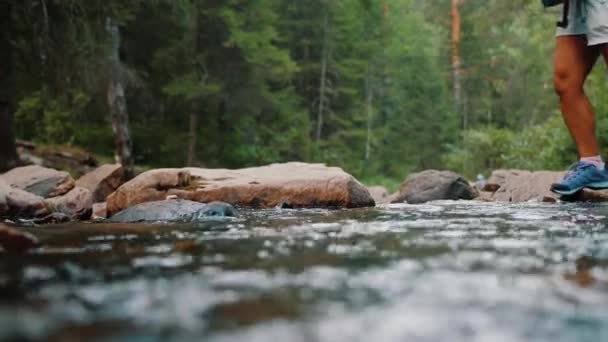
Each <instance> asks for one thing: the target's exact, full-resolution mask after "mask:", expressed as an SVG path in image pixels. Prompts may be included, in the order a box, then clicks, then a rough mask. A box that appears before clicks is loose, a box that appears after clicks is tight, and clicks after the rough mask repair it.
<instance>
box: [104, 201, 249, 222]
mask: <svg viewBox="0 0 608 342" xmlns="http://www.w3.org/2000/svg"><path fill="white" fill-rule="evenodd" d="M236 216H237V212H236V209H234V207H233V206H232V205H230V204H228V203H222V202H212V203H208V204H204V203H199V202H194V201H188V200H165V201H154V202H146V203H140V204H137V205H135V206H133V207H130V208H128V209H125V210H123V211H121V212H119V213H118V214H116V215H114V216H112V217H111V218H110V219H108V221H109V222H121V223H130V222H159V221H160V222H196V221H204V220H208V219H209V218H217V217H236Z"/></svg>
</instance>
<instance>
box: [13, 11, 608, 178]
mask: <svg viewBox="0 0 608 342" xmlns="http://www.w3.org/2000/svg"><path fill="white" fill-rule="evenodd" d="M17 9H18V11H17V12H16V14H15V15H16V16H18V17H19V20H15V22H16V23H17V27H16V32H17V34H16V35H15V37H13V41H14V48H15V55H16V56H18V57H19V58H17V60H18V65H17V67H18V71H19V73H18V75H19V76H18V79H17V90H18V91H17V94H18V103H19V106H18V111H17V113H16V123H15V130H16V133H17V135H18V136H19V137H20V138H25V139H33V140H36V141H41V142H48V143H71V144H77V145H82V146H83V147H84V148H86V149H89V150H92V151H93V152H96V153H101V154H106V155H112V149H113V142H112V131H111V127H110V124H109V122H110V118H109V117H108V108H107V102H106V101H107V100H106V92H107V86H108V82H107V80H108V72H109V70H108V67H107V63H106V61H107V57H108V47H109V45H108V34H107V32H106V28H105V23H106V19H107V18H109V17H111V18H112V19H113V20H114V21H116V22H118V23H120V25H121V32H120V33H121V38H122V39H121V41H122V45H121V51H120V58H121V60H122V61H123V63H124V66H125V68H126V70H127V72H126V84H127V88H126V94H127V103H128V111H129V116H130V120H131V129H132V136H133V142H134V154H135V156H136V162H137V163H139V164H145V165H150V166H182V165H184V163H185V162H186V159H187V153H188V147H189V141H190V138H189V134H188V133H189V131H191V130H192V131H194V132H195V134H196V136H197V140H196V145H195V147H196V156H195V157H196V158H195V159H196V160H197V161H198V163H199V164H201V165H204V166H209V167H243V166H251V165H259V164H265V163H271V162H282V161H292V160H301V161H311V162H325V163H328V164H331V165H337V166H341V167H343V168H345V169H346V170H347V171H349V172H351V173H353V174H355V175H356V176H358V177H360V178H361V179H364V180H366V181H367V182H368V183H373V184H383V185H386V186H388V187H389V188H391V189H393V190H394V189H395V188H396V187H397V185H398V184H399V182H400V181H402V180H403V179H404V178H405V176H406V175H407V174H408V173H410V172H413V171H418V170H421V169H425V168H450V169H454V170H456V171H461V172H464V173H465V174H466V175H468V176H474V175H475V174H477V173H479V172H484V173H487V172H489V171H490V170H492V169H495V168H500V167H505V168H511V167H517V168H527V169H541V168H551V169H561V168H563V167H565V166H566V165H567V164H568V162H569V161H571V160H572V159H573V158H574V156H575V151H574V148H573V146H572V143H571V140H570V138H569V136H568V133H567V131H566V130H565V128H564V126H563V123H562V122H561V119H560V118H559V117H558V115H557V114H556V113H558V107H557V98H556V96H555V95H554V94H553V89H552V84H551V83H552V75H551V73H552V70H551V50H552V48H553V34H554V29H553V26H554V21H555V17H556V16H557V13H554V12H551V11H549V12H541V10H540V7H539V5H538V4H536V3H529V2H526V1H523V0H517V1H507V2H506V1H503V0H470V1H465V2H463V4H462V31H463V41H462V45H461V55H462V61H463V73H462V74H463V87H464V93H465V107H466V108H465V111H464V113H461V114H457V113H454V112H453V111H452V108H453V103H452V96H451V91H450V89H451V86H452V79H451V75H452V74H451V71H452V70H451V63H450V54H451V52H452V51H451V44H450V25H449V23H450V19H451V18H450V1H447V0H437V1H415V0H391V1H387V0H332V1H328V0H310V1H285V0H259V1H246V0H229V1H194V0H156V1H142V0H138V1H129V2H124V1H116V0H111V1H100V0H92V1H86V2H83V1H73V0H68V1H40V0H26V1H23V2H21V3H19V5H18V6H17ZM321 88H323V94H322V90H321ZM587 92H588V93H589V94H590V97H591V98H592V100H593V102H594V103H595V104H596V107H597V111H598V119H599V121H598V127H599V129H600V130H601V131H604V130H606V129H608V118H607V117H606V115H605V114H606V113H607V112H608V85H606V82H605V79H604V75H603V74H602V70H599V71H596V72H595V73H594V74H593V75H592V76H591V78H590V80H589V85H588V89H587ZM322 95H323V96H322ZM320 104H322V106H320ZM321 108H322V117H323V124H322V125H321V132H320V133H321V137H320V139H319V140H318V141H317V139H316V129H317V124H318V122H317V121H318V117H319V113H320V111H321ZM193 118H195V119H197V120H194V121H192V119H193ZM192 122H194V123H195V122H198V125H194V124H193V123H192ZM465 122H466V125H465ZM600 139H601V141H602V146H606V147H607V148H608V138H606V137H605V136H604V135H600Z"/></svg>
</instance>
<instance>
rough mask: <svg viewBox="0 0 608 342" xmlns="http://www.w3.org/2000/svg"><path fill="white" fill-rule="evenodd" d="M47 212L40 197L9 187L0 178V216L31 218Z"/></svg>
mask: <svg viewBox="0 0 608 342" xmlns="http://www.w3.org/2000/svg"><path fill="white" fill-rule="evenodd" d="M48 213H49V210H48V208H47V207H46V205H45V203H44V199H43V198H42V197H40V196H36V195H34V194H30V193H29V192H26V191H23V190H21V189H17V188H13V187H10V186H8V184H6V183H5V182H4V181H3V180H2V179H0V217H13V218H15V217H19V218H33V217H41V216H45V215H47V214H48Z"/></svg>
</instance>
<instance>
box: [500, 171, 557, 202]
mask: <svg viewBox="0 0 608 342" xmlns="http://www.w3.org/2000/svg"><path fill="white" fill-rule="evenodd" d="M496 173H498V174H499V175H500V179H501V181H500V183H501V187H500V189H498V191H496V192H495V193H494V196H493V199H494V200H495V201H498V202H527V201H543V202H547V201H550V200H549V199H550V198H553V199H556V200H557V198H558V196H557V195H555V194H554V193H552V192H551V191H550V190H549V189H550V188H551V184H553V183H556V182H559V181H560V180H561V179H562V178H563V176H564V172H555V171H536V172H530V171H521V170H498V171H495V172H494V173H492V176H491V177H490V179H492V178H493V177H494V176H495V174H496Z"/></svg>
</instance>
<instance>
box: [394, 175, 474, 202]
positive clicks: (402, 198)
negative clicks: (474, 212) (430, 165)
mask: <svg viewBox="0 0 608 342" xmlns="http://www.w3.org/2000/svg"><path fill="white" fill-rule="evenodd" d="M477 196H478V192H477V190H476V189H475V188H474V187H473V186H471V184H469V182H468V181H467V180H466V179H465V178H464V177H463V176H461V175H459V174H457V173H455V172H452V171H437V170H427V171H422V172H419V173H415V174H413V175H411V176H409V177H408V178H407V179H406V180H405V182H403V184H401V188H400V189H399V195H398V196H397V198H395V199H394V200H393V201H392V203H400V202H407V203H411V204H417V203H425V202H429V201H436V200H458V199H468V200H470V199H474V198H475V197H477Z"/></svg>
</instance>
